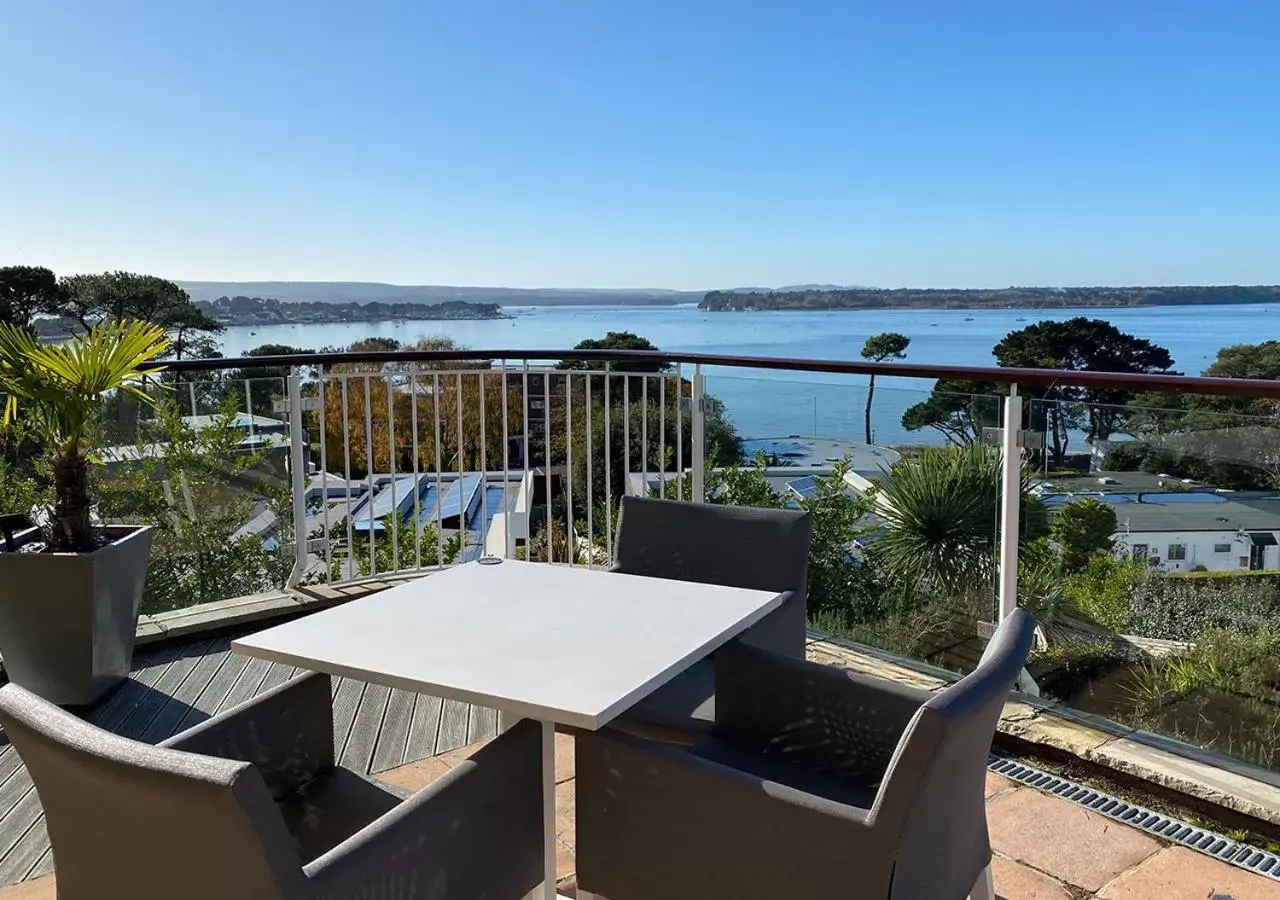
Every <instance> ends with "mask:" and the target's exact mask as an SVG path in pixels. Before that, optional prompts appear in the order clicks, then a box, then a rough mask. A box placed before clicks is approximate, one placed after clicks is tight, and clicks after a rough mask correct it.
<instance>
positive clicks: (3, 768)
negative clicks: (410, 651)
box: [0, 636, 498, 885]
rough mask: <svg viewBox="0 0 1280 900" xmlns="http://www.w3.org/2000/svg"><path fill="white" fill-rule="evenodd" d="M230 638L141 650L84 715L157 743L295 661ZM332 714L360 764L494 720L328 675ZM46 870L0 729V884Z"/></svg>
mask: <svg viewBox="0 0 1280 900" xmlns="http://www.w3.org/2000/svg"><path fill="white" fill-rule="evenodd" d="M230 641H231V638H230V637H225V636H224V637H218V638H213V639H204V640H195V641H192V642H190V643H186V644H177V645H172V646H167V647H162V648H160V649H157V650H154V651H151V652H149V653H147V652H140V653H139V654H138V655H137V657H136V658H135V660H134V671H133V673H132V674H131V675H130V678H129V680H128V681H127V682H125V683H124V684H123V685H121V686H120V687H119V688H117V689H116V690H114V691H113V692H112V693H110V694H108V695H107V696H106V697H104V698H103V699H102V700H100V701H98V703H97V704H95V705H94V706H93V707H92V708H91V709H90V710H88V712H87V714H86V716H85V717H86V718H87V719H88V720H89V721H90V722H93V723H94V724H95V725H98V726H100V727H102V728H106V729H108V730H110V731H114V732H115V733H116V734H120V735H124V736H126V737H130V738H133V739H135V740H140V741H145V742H147V743H151V744H154V743H157V742H159V741H162V740H164V739H165V738H168V737H171V736H173V735H174V734H177V733H178V732H179V731H182V730H183V729H186V728H190V727H191V726H192V725H195V724H196V723H198V722H201V721H203V720H204V719H206V718H208V717H209V716H211V715H214V714H215V713H218V712H220V711H222V710H224V709H228V708H230V707H232V706H234V705H236V704H237V703H241V702H243V701H244V700H247V699H249V698H250V697H254V696H256V695H257V694H260V693H262V692H263V691H266V690H268V689H270V688H272V687H275V686H276V685H279V684H282V683H284V682H285V681H286V680H288V679H289V678H291V677H292V676H293V675H294V674H295V673H296V672H297V671H298V670H297V669H295V668H294V667H292V666H285V665H281V664H280V663H269V662H266V661H265V660H260V659H250V658H249V657H247V656H241V655H239V654H236V653H231V652H230V650H229V645H230ZM333 719H334V752H335V754H336V755H337V758H338V760H339V763H340V765H342V766H345V767H346V768H349V769H354V770H356V771H359V772H364V773H366V774H372V773H375V772H381V771H384V770H386V769H392V768H395V767H396V766H400V765H403V764H404V763H407V762H412V761H413V760H416V759H422V758H423V757H427V756H434V755H436V754H439V753H445V752H447V751H449V750H453V749H456V748H458V747H462V746H465V745H466V744H468V743H471V742H472V741H476V740H480V739H482V738H487V737H492V736H493V735H494V734H495V733H496V731H497V725H498V720H497V713H496V712H495V711H494V710H491V709H484V708H482V707H477V706H472V705H470V704H467V703H461V702H458V701H455V700H441V699H440V698H439V697H430V696H427V695H425V694H412V693H409V692H408V691H402V690H393V689H391V688H387V687H383V686H381V685H375V684H366V683H364V682H362V681H354V680H352V679H349V678H335V679H334V695H333ZM52 871H53V856H52V854H51V853H50V850H49V837H48V834H47V833H46V832H45V827H44V814H43V813H42V812H41V810H40V801H39V798H37V797H36V792H35V788H34V786H33V785H32V783H31V778H30V777H29V776H28V775H27V772H26V769H25V768H24V767H23V765H22V762H21V760H19V759H18V754H17V753H16V752H15V751H14V749H13V747H12V746H10V745H9V743H8V741H7V739H5V738H4V737H3V736H2V735H0V885H5V884H12V883H14V882H18V881H25V880H27V879H31V878H37V877H39V876H41V875H46V874H48V873H50V872H52Z"/></svg>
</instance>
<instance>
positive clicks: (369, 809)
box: [276, 768, 402, 865]
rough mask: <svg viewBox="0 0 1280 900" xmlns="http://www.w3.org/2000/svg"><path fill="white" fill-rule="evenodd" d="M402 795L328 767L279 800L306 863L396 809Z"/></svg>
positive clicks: (358, 776)
mask: <svg viewBox="0 0 1280 900" xmlns="http://www.w3.org/2000/svg"><path fill="white" fill-rule="evenodd" d="M401 799H402V798H401V796H400V795H399V794H395V793H392V792H391V791H389V790H387V789H386V788H384V787H382V786H380V785H377V784H375V783H374V782H372V781H370V780H369V779H367V778H365V777H363V776H361V775H357V774H356V773H355V772H352V771H351V770H350V769H342V768H332V769H327V770H326V771H324V772H322V773H321V774H320V775H318V776H316V777H315V778H313V779H312V780H311V781H308V782H307V783H306V784H304V785H303V786H302V787H300V788H298V790H296V791H294V792H293V793H292V794H287V795H286V796H284V797H283V798H281V799H280V800H278V801H277V804H276V805H277V806H278V807H279V809H280V815H281V816H282V817H283V818H284V823H285V826H286V827H287V828H288V829H289V834H290V835H291V836H292V837H293V842H294V846H295V847H296V848H297V850H298V859H299V860H300V861H301V862H302V864H303V865H306V864H307V863H309V862H311V861H312V860H314V859H317V858H318V857H320V856H322V855H323V854H325V853H328V852H329V851H330V850H332V849H333V848H334V847H336V846H337V845H338V844H341V843H342V842H343V841H345V840H346V839H347V838H349V837H351V835H353V834H355V833H356V832H357V831H359V830H360V829H362V828H364V827H365V826H366V825H368V824H370V823H371V822H373V821H374V820H375V819H378V818H379V817H381V816H383V815H386V814H387V813H389V812H390V811H391V810H393V809H395V807H396V806H397V805H399V803H400V801H401Z"/></svg>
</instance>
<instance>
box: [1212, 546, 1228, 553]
mask: <svg viewBox="0 0 1280 900" xmlns="http://www.w3.org/2000/svg"><path fill="white" fill-rule="evenodd" d="M1213 552H1214V553H1230V552H1231V545H1230V544H1214V545H1213Z"/></svg>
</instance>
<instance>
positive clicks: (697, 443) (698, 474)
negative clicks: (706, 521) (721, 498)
mask: <svg viewBox="0 0 1280 900" xmlns="http://www.w3.org/2000/svg"><path fill="white" fill-rule="evenodd" d="M706 398H707V384H706V376H704V375H703V374H702V365H701V364H698V365H696V366H694V368H693V405H692V406H693V408H692V409H691V410H690V411H689V415H690V416H692V420H691V422H690V435H691V440H690V441H689V443H690V444H692V445H693V446H692V447H691V448H690V453H691V454H692V455H693V460H692V465H693V491H692V493H693V496H692V497H690V498H689V499H690V500H692V501H693V502H694V503H704V502H706V491H707V485H706V474H707V446H706V415H707V410H706Z"/></svg>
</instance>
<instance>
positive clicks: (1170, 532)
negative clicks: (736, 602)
mask: <svg viewBox="0 0 1280 900" xmlns="http://www.w3.org/2000/svg"><path fill="white" fill-rule="evenodd" d="M244 374H249V375H251V376H253V377H250V378H248V379H245V378H241V377H236V376H239V375H244ZM867 376H875V392H874V399H873V401H872V402H871V403H870V413H869V415H868V412H867V410H868V402H867V401H868V396H867V395H868V387H869V386H868V383H867V381H868V378H867ZM924 379H941V380H942V383H941V384H939V385H937V386H935V385H934V384H933V382H932V381H926V380H924ZM156 381H157V388H156V389H157V392H158V396H161V397H163V398H164V400H165V404H164V405H165V406H166V407H168V412H167V413H166V414H165V415H168V416H169V421H168V424H167V426H166V427H159V426H160V425H163V424H164V423H163V422H162V421H161V420H162V419H163V418H164V416H163V415H161V414H157V413H151V412H148V411H146V410H142V411H138V410H133V411H121V410H117V411H116V417H115V419H114V420H112V419H111V417H108V419H109V421H108V425H109V426H110V427H109V429H108V430H109V432H110V433H111V434H112V435H114V436H113V439H112V442H113V443H114V444H115V446H113V447H112V448H111V449H110V450H109V451H108V452H107V454H106V455H105V460H106V462H107V464H108V465H107V472H106V473H105V475H104V480H105V481H106V482H108V483H109V482H110V481H111V479H112V478H113V477H114V476H113V472H117V471H118V472H133V475H134V480H133V481H127V482H126V485H125V488H123V489H122V490H120V491H118V492H116V493H115V494H111V493H110V492H109V491H108V492H107V496H108V498H109V502H104V504H103V509H102V510H101V512H102V514H103V515H104V516H109V517H116V518H124V519H128V518H133V519H140V518H141V519H147V518H151V519H154V520H156V521H157V522H159V523H160V524H161V525H162V526H163V529H164V530H165V531H166V534H167V535H168V537H167V538H166V537H165V536H164V535H162V536H161V539H160V540H159V541H158V542H157V551H156V554H155V558H154V559H153V565H152V570H151V580H150V582H149V597H150V598H151V599H150V602H153V603H154V604H156V606H155V608H169V607H172V606H174V605H179V604H181V603H184V602H198V601H200V600H209V599H220V598H221V597H222V596H234V595H236V594H240V593H247V592H249V591H250V590H251V589H253V590H267V589H271V588H284V587H289V588H301V589H303V590H306V589H308V587H310V586H316V585H341V584H343V583H345V582H349V581H353V580H357V579H377V578H381V577H387V576H391V575H396V574H402V573H413V572H417V571H429V570H432V569H435V568H437V567H440V566H445V565H451V564H454V563H457V562H460V561H465V560H469V559H474V558H477V557H479V556H481V555H496V556H507V557H521V558H527V559H532V560H541V561H546V562H552V563H557V564H566V565H585V566H590V567H596V566H607V565H608V564H609V563H610V561H611V559H612V554H613V538H614V534H615V531H616V527H617V515H618V506H619V502H620V499H621V497H622V496H624V495H625V494H641V495H647V496H662V497H667V498H670V499H679V500H687V501H691V502H695V503H699V502H717V503H718V502H738V503H753V502H768V503H775V504H776V503H782V504H790V505H796V506H807V507H809V508H811V509H813V510H814V511H815V517H816V520H817V521H818V523H819V524H818V527H817V530H816V534H817V536H818V540H817V543H816V545H815V551H814V559H813V566H812V568H811V575H810V612H811V617H812V618H813V620H814V623H815V625H818V626H820V627H822V628H824V629H826V630H829V631H832V632H835V633H837V634H842V635H844V636H847V637H850V638H853V639H855V640H858V641H861V642H863V643H872V644H877V645H879V646H881V647H883V648H885V649H889V650H893V651H895V652H898V653H903V654H906V655H910V656H914V657H917V658H924V659H927V660H929V661H931V662H935V663H941V664H943V665H946V666H948V667H951V668H957V669H964V668H967V667H969V666H971V665H972V664H973V663H974V662H975V661H976V657H977V655H978V654H979V653H980V652H981V646H982V643H981V635H982V634H985V633H986V629H987V628H988V627H989V623H991V622H992V621H994V620H996V619H998V618H1000V617H1001V616H1003V615H1005V614H1007V613H1008V611H1009V610H1011V609H1012V608H1014V606H1016V605H1019V604H1021V605H1025V606H1028V607H1031V608H1032V609H1033V611H1035V612H1036V614H1037V617H1038V618H1039V619H1040V621H1041V623H1042V626H1043V629H1042V630H1043V631H1044V636H1045V645H1044V646H1043V647H1042V652H1041V653H1040V654H1039V655H1038V657H1037V660H1036V662H1035V664H1034V665H1033V667H1032V674H1033V675H1035V676H1036V678H1037V679H1038V680H1039V681H1040V683H1041V686H1042V687H1043V688H1044V689H1045V691H1046V692H1048V693H1051V694H1053V695H1054V696H1056V697H1058V698H1060V699H1062V700H1063V701H1065V702H1067V703H1070V704H1073V705H1078V706H1082V707H1084V708H1086V709H1087V710H1088V711H1091V712H1096V713H1100V714H1102V715H1106V716H1109V717H1111V718H1116V719H1120V720H1123V721H1125V722H1126V723H1127V724H1129V725H1133V726H1137V727H1141V728H1146V729H1149V730H1155V731H1160V732H1162V733H1165V734H1168V735H1170V736H1173V737H1177V738H1181V739H1184V740H1188V741H1191V742H1194V743H1196V744H1199V745H1202V746H1206V747H1209V748H1212V749H1215V750H1221V751H1225V752H1228V753H1232V754H1236V755H1238V756H1241V757H1243V758H1244V759H1246V760H1248V761H1250V762H1252V763H1255V764H1258V765H1262V766H1264V767H1268V768H1271V769H1273V770H1275V769H1280V728H1277V727H1275V726H1276V723H1277V722H1280V693H1277V690H1276V687H1275V685H1276V684H1280V672H1277V671H1275V669H1274V663H1269V662H1268V661H1269V660H1273V659H1275V658H1278V657H1277V655H1276V653H1275V652H1274V651H1278V650H1280V637H1277V635H1280V574H1277V575H1275V576H1271V575H1268V574H1267V572H1268V571H1269V570H1280V441H1277V440H1276V438H1278V437H1280V420H1277V418H1276V417H1275V415H1274V410H1275V408H1276V402H1277V401H1280V382H1271V381H1248V380H1235V379H1219V378H1193V377H1185V376H1167V375H1134V374H1112V373H1099V372H1062V371H1056V370H1035V369H1006V368H996V367H990V368H981V367H955V366H937V365H922V364H914V363H912V364H906V363H881V364H876V363H860V362H859V363H854V362H842V361H821V360H796V359H768V358H758V357H730V356H721V355H710V354H680V353H665V352H644V351H561V350H546V351H528V350H496V351H444V352H439V351H416V352H399V351H398V352H365V353H340V354H310V355H305V356H285V357H255V358H251V359H241V360H183V361H178V362H174V363H170V364H169V365H168V366H167V368H166V369H165V371H164V372H163V373H160V374H158V375H157V376H156ZM1138 398H1140V399H1141V402H1136V400H1137V399H1138ZM1187 398H1191V400H1190V401H1189V402H1188V400H1187ZM1206 398H1218V399H1217V400H1213V399H1206ZM112 422H114V425H113V424H112ZM735 428H736V435H735V431H734V429H735ZM739 439H741V440H742V441H743V443H744V444H745V446H741V445H739V444H738V443H737V441H738V440H739ZM930 445H932V446H934V447H939V448H941V447H951V448H953V449H951V450H948V451H932V452H922V451H921V448H922V447H928V446H930ZM965 448H967V450H966V449H965ZM984 448H985V449H984ZM965 452H967V453H969V458H967V459H961V458H960V457H961V456H963V455H964V453H965ZM202 455H203V456H202ZM139 473H142V475H143V476H145V477H138V476H139ZM147 483H149V484H151V485H152V488H145V487H144V485H145V484H147ZM144 501H146V502H144ZM958 501H959V502H958ZM1081 501H1090V502H1089V503H1082V502H1081ZM130 504H134V506H133V507H131V506H130ZM1098 506H1101V507H1104V508H1105V509H1109V510H1111V511H1114V513H1115V518H1114V524H1113V525H1112V526H1110V527H1111V528H1112V529H1113V530H1112V533H1111V534H1110V535H1106V534H1103V535H1102V536H1101V538H1098V536H1097V535H1094V537H1093V538H1092V540H1093V541H1094V544H1093V545H1091V546H1092V549H1091V550H1087V552H1085V551H1082V552H1084V553H1085V555H1084V556H1080V555H1079V554H1078V553H1077V554H1076V555H1075V556H1071V553H1072V552H1074V551H1073V548H1072V546H1071V545H1072V541H1074V540H1076V538H1075V537H1073V536H1072V534H1071V533H1070V529H1067V528H1066V526H1065V525H1059V526H1054V525H1052V524H1051V523H1055V522H1059V521H1060V520H1061V521H1062V522H1067V521H1068V520H1072V521H1074V519H1079V520H1080V521H1079V522H1078V523H1076V526H1075V527H1077V528H1078V529H1079V528H1084V529H1085V530H1086V531H1087V530H1088V527H1089V523H1090V522H1091V521H1092V522H1093V526H1092V527H1093V528H1094V529H1095V530H1096V529H1097V528H1098V527H1099V526H1098V525H1097V522H1098V521H1101V522H1102V523H1103V527H1106V523H1108V522H1110V521H1111V520H1110V519H1109V514H1108V513H1107V512H1105V511H1104V512H1099V511H1098V509H1097V507H1098ZM1068 507H1070V509H1071V512H1070V513H1069V514H1068V518H1067V519H1063V518H1062V516H1063V510H1064V509H1066V508H1068ZM1273 507H1275V508H1274V509H1273ZM1090 517H1093V518H1092V519H1091V518H1090ZM205 526H207V527H205ZM1051 527H1052V528H1054V529H1055V530H1054V531H1053V532H1052V535H1050V528H1051ZM913 529H914V533H912V530H913ZM966 529H967V530H966ZM961 532H963V533H961ZM1077 537H1078V536H1077ZM1104 545H1105V546H1104ZM1076 549H1078V548H1076ZM232 550H235V551H236V553H240V554H241V555H240V556H236V557H235V558H234V559H232V558H231V555H230V554H231V551H232ZM890 551H892V553H891V552H890ZM1086 557H1087V558H1086ZM1095 559H1097V560H1101V561H1100V562H1099V561H1094V560H1095ZM1134 560H1137V562H1136V563H1134V562H1133V561H1134ZM1201 569H1203V570H1204V571H1195V572H1193V570H1201ZM1248 573H1255V574H1252V575H1250V574H1248ZM162 595H163V596H162ZM1268 641H1271V642H1272V643H1270V644H1269V643H1267V642H1268ZM1273 645H1274V646H1273ZM1268 666H1270V668H1268Z"/></svg>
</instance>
